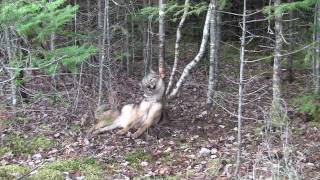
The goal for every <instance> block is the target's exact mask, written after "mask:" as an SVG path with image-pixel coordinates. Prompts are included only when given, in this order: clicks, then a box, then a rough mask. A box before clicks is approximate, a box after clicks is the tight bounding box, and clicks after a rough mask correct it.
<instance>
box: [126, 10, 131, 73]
mask: <svg viewBox="0 0 320 180" xmlns="http://www.w3.org/2000/svg"><path fill="white" fill-rule="evenodd" d="M124 21H125V25H126V29H127V32H126V34H125V54H126V63H127V74H130V73H131V62H130V57H129V54H130V52H129V43H130V42H129V25H128V14H127V12H126V15H125V18H124Z"/></svg>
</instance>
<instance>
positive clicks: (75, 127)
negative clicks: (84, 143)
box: [70, 124, 81, 132]
mask: <svg viewBox="0 0 320 180" xmlns="http://www.w3.org/2000/svg"><path fill="white" fill-rule="evenodd" d="M70 129H71V131H73V132H80V131H81V125H80V124H72V125H71V126H70Z"/></svg>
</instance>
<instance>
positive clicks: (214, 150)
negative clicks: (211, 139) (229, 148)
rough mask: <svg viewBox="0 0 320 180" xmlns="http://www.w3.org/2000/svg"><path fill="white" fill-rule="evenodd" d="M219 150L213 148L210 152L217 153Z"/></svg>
mask: <svg viewBox="0 0 320 180" xmlns="http://www.w3.org/2000/svg"><path fill="white" fill-rule="evenodd" d="M217 152H218V150H217V149H216V148H213V149H211V151H210V153H211V154H216V153H217Z"/></svg>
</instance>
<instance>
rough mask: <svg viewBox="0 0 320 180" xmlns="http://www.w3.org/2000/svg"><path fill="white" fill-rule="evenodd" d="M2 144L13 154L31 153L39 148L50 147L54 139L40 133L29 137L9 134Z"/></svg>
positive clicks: (53, 143)
mask: <svg viewBox="0 0 320 180" xmlns="http://www.w3.org/2000/svg"><path fill="white" fill-rule="evenodd" d="M4 145H5V147H6V148H7V149H10V151H12V152H13V153H14V154H33V153H35V152H36V151H39V150H41V149H50V148H52V147H53V146H54V145H55V141H54V140H52V139H50V138H47V137H45V136H42V135H40V136H36V137H31V138H24V137H21V136H19V135H11V136H8V137H7V138H6V139H5V140H4ZM0 154H1V153H0Z"/></svg>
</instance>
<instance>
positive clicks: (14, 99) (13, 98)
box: [4, 27, 17, 114]
mask: <svg viewBox="0 0 320 180" xmlns="http://www.w3.org/2000/svg"><path fill="white" fill-rule="evenodd" d="M4 36H5V42H6V46H7V54H8V62H9V63H10V62H11V61H12V58H13V53H12V49H11V47H12V43H11V40H10V29H9V28H8V27H5V32H4ZM9 71H10V79H11V102H12V107H13V112H14V114H15V112H16V106H17V85H16V76H15V72H14V70H9Z"/></svg>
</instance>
